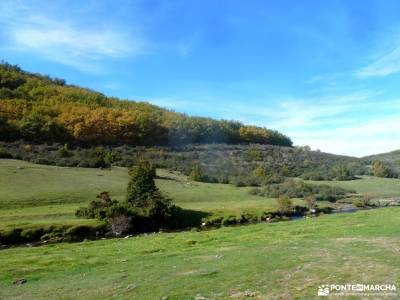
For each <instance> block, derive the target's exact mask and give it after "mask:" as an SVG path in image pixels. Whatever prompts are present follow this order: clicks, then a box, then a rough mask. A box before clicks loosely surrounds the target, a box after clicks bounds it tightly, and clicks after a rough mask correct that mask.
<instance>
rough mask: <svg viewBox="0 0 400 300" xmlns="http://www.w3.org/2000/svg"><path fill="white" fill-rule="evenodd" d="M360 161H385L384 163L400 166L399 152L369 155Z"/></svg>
mask: <svg viewBox="0 0 400 300" xmlns="http://www.w3.org/2000/svg"><path fill="white" fill-rule="evenodd" d="M362 159H365V160H371V161H373V160H380V161H385V162H391V163H397V164H399V165H400V150H395V151H390V152H386V153H380V154H374V155H369V156H365V157H363V158H362Z"/></svg>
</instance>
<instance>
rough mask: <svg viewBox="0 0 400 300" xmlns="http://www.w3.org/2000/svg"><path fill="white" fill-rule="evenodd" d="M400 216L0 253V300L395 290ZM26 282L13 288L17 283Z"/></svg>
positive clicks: (335, 218) (375, 214) (372, 214)
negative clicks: (355, 286) (340, 287)
mask: <svg viewBox="0 0 400 300" xmlns="http://www.w3.org/2000/svg"><path fill="white" fill-rule="evenodd" d="M399 227H400V209H399V208H386V209H378V210H372V211H360V212H357V213H351V214H350V213H349V214H336V215H327V216H323V217H319V218H312V219H303V220H300V221H293V222H280V223H274V224H257V225H248V226H240V227H225V228H222V229H218V230H212V231H207V232H183V233H161V234H152V235H147V236H141V237H136V238H130V239H113V240H103V241H93V242H83V243H76V244H53V245H47V246H42V247H37V248H13V249H5V250H2V251H0V261H1V264H0V298H1V299H3V298H5V299H44V298H45V299H161V298H162V297H168V299H194V298H195V296H196V295H201V296H204V297H207V298H214V299H228V298H230V297H232V296H233V297H237V299H243V298H245V297H244V294H245V292H246V291H251V292H254V293H256V295H257V297H258V299H312V298H314V297H315V296H316V292H317V287H318V285H321V284H327V283H328V284H346V283H373V284H388V283H394V284H397V286H398V284H399V280H400V260H399V259H398V255H399V249H400V237H399V234H398V232H399V231H398V228H399ZM21 278H24V279H26V280H27V283H25V284H23V285H19V286H15V285H13V281H14V280H16V279H21Z"/></svg>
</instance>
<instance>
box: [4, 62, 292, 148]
mask: <svg viewBox="0 0 400 300" xmlns="http://www.w3.org/2000/svg"><path fill="white" fill-rule="evenodd" d="M18 139H24V140H26V141H30V142H34V143H49V142H59V143H69V144H75V145H86V146H93V145H123V144H127V145H132V146H140V145H143V146H153V145H159V146H160V145H166V146H177V145H179V146H181V145H186V144H192V143H196V144H208V143H227V144H249V143H257V144H270V145H279V146H292V141H291V140H290V138H289V137H287V136H285V135H283V134H281V133H279V132H277V131H275V130H270V129H266V128H261V127H256V126H249V125H244V124H242V123H240V122H237V121H227V120H214V119H210V118H203V117H190V116H187V115H185V114H181V113H176V112H173V111H170V110H167V109H164V108H160V107H158V106H155V105H151V104H149V103H145V102H135V101H127V100H120V99H118V98H114V97H106V96H105V95H103V94H101V93H99V92H95V91H92V90H89V89H85V88H81V87H78V86H73V85H67V84H66V83H65V80H63V79H57V78H50V77H49V76H44V75H40V74H33V73H29V72H26V71H23V70H21V69H20V68H19V67H18V66H14V65H10V64H7V63H4V62H3V63H1V64H0V140H3V141H13V140H18Z"/></svg>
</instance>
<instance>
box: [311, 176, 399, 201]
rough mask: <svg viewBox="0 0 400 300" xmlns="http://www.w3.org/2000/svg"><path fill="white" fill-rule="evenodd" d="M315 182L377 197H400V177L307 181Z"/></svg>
mask: <svg viewBox="0 0 400 300" xmlns="http://www.w3.org/2000/svg"><path fill="white" fill-rule="evenodd" d="M307 182H311V183H315V184H328V185H331V186H338V187H342V188H346V189H352V190H355V191H357V192H358V193H371V194H373V195H374V196H376V197H382V198H386V197H400V179H393V178H378V177H372V176H363V177H362V178H361V179H358V180H350V181H307Z"/></svg>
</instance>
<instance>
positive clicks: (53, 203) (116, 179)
mask: <svg viewBox="0 0 400 300" xmlns="http://www.w3.org/2000/svg"><path fill="white" fill-rule="evenodd" d="M157 174H158V176H159V177H160V179H157V180H156V183H157V186H158V187H159V188H160V190H161V191H162V192H163V193H164V194H165V195H167V196H168V197H169V198H171V199H173V201H174V203H176V204H177V205H179V206H181V207H183V208H186V209H192V210H197V211H203V212H208V213H211V214H213V215H214V216H215V215H217V216H219V215H223V216H228V215H240V214H241V213H246V212H248V213H251V214H255V215H259V214H261V213H262V212H264V211H273V210H275V209H276V203H275V200H274V199H268V198H264V197H259V196H254V195H250V194H249V189H251V188H248V187H240V188H239V187H235V186H233V185H229V184H210V183H200V182H192V181H188V180H187V178H186V177H185V176H182V175H180V174H177V173H174V172H168V171H166V170H157ZM127 182H128V175H127V170H126V168H118V167H115V168H112V169H111V170H100V169H85V168H66V167H55V166H44V165H36V164H31V163H28V162H24V161H18V160H4V159H0V230H3V229H10V228H14V227H19V228H27V227H32V226H43V225H49V224H55V225H58V224H59V225H62V224H66V225H76V224H93V223H94V222H96V221H95V220H85V219H77V218H76V217H75V216H74V212H75V211H76V209H77V208H78V207H80V206H84V205H86V204H87V203H88V202H90V201H91V200H93V199H95V197H96V195H97V194H99V193H100V192H102V191H109V192H110V194H111V196H112V197H113V198H114V199H117V200H123V199H124V197H125V190H126V185H127ZM399 182H400V181H399V180H398V179H385V178H375V177H364V178H363V179H360V180H353V181H344V182H335V181H327V182H323V183H326V184H329V185H338V186H341V187H344V188H350V189H355V190H356V191H357V192H359V193H362V192H374V193H375V194H376V195H377V196H382V197H383V196H398V195H400V185H399ZM315 183H318V184H320V183H321V182H315ZM295 204H302V200H295ZM320 205H321V206H325V205H327V204H326V203H320Z"/></svg>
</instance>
